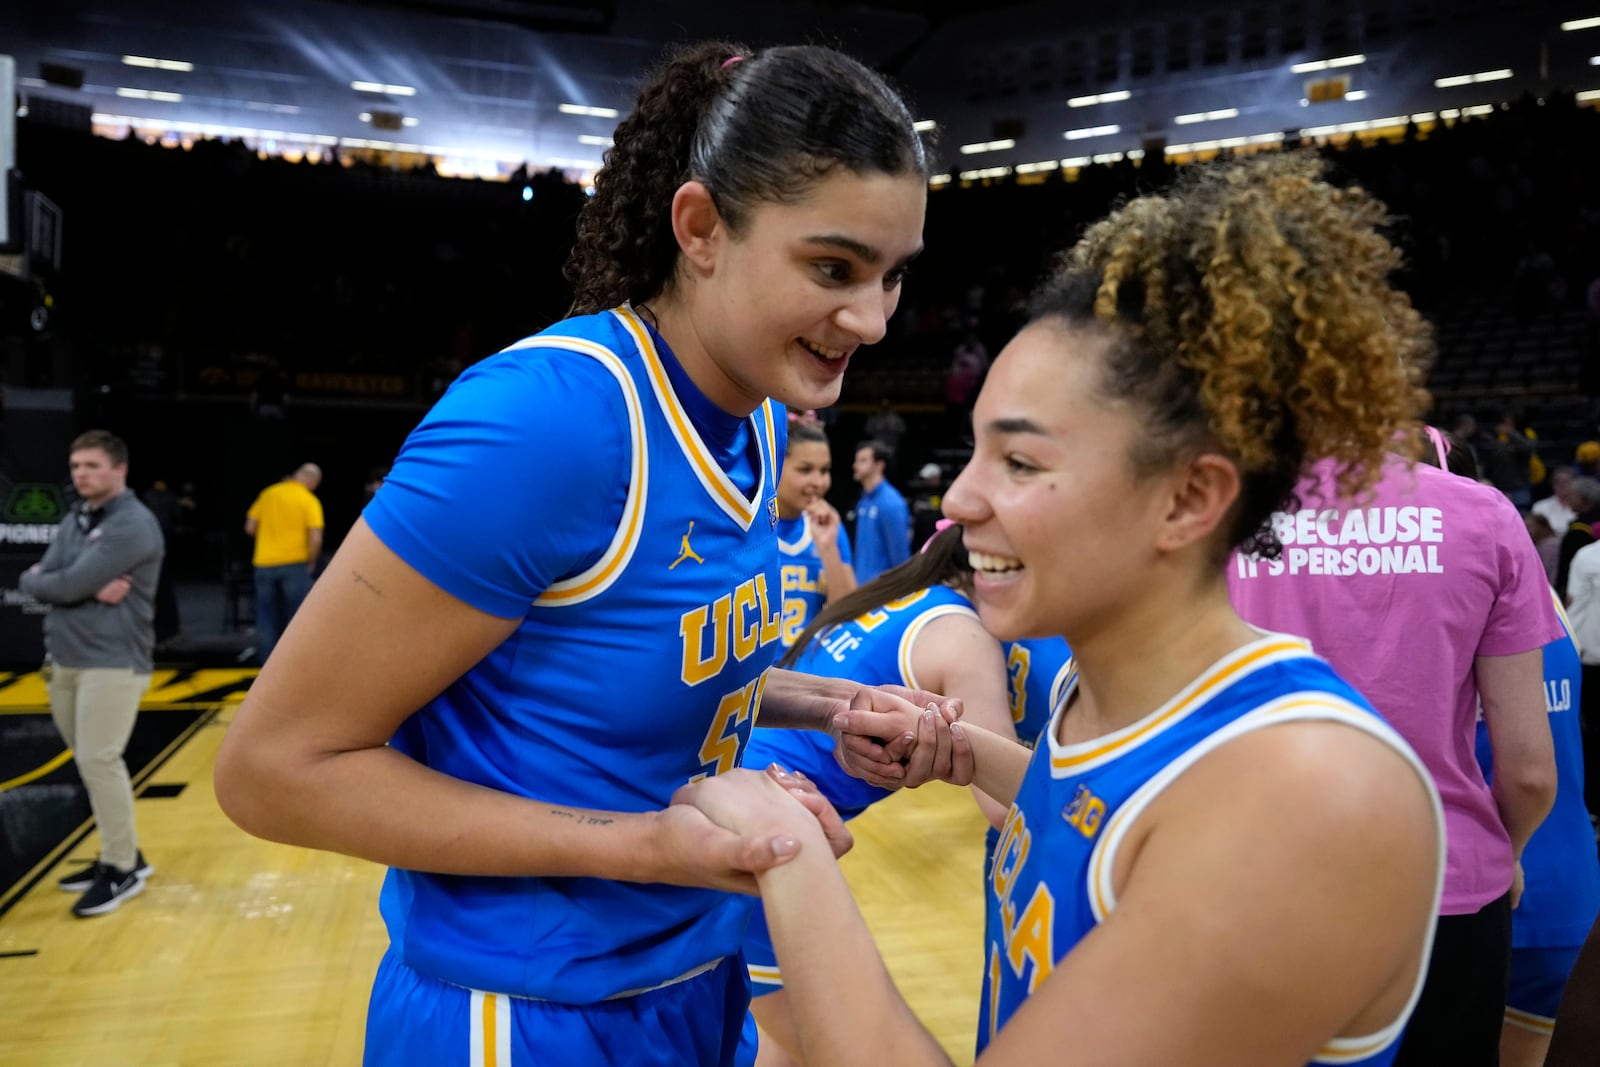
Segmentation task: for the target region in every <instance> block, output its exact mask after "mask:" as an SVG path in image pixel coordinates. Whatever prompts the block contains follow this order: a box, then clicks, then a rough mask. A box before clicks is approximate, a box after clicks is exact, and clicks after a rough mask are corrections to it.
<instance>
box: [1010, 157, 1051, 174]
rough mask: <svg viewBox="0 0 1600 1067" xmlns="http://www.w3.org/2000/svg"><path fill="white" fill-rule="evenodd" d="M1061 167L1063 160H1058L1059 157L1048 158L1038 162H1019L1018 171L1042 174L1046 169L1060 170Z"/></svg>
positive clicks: (1019, 172) (1020, 172)
mask: <svg viewBox="0 0 1600 1067" xmlns="http://www.w3.org/2000/svg"><path fill="white" fill-rule="evenodd" d="M1060 169H1061V161H1060V160H1057V159H1046V160H1042V161H1040V162H1038V163H1018V164H1017V173H1018V174H1040V173H1042V172H1044V171H1049V170H1060Z"/></svg>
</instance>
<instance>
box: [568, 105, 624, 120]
mask: <svg viewBox="0 0 1600 1067" xmlns="http://www.w3.org/2000/svg"><path fill="white" fill-rule="evenodd" d="M556 110H557V111H559V112H561V113H562V114H563V115H588V116H590V117H592V118H597V119H614V118H616V117H617V114H618V112H617V109H616V108H614V107H589V106H588V105H587V104H562V105H561V106H560V107H558V108H556Z"/></svg>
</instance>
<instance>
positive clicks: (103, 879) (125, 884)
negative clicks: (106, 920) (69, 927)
mask: <svg viewBox="0 0 1600 1067" xmlns="http://www.w3.org/2000/svg"><path fill="white" fill-rule="evenodd" d="M98 867H99V869H98V871H97V872H96V874H95V879H94V885H91V886H90V887H89V888H88V890H87V891H85V892H84V894H83V896H81V897H79V898H78V902H77V903H76V904H74V905H73V906H72V914H74V915H76V916H78V917H80V918H82V917H85V916H89V915H104V914H106V913H107V912H111V911H116V910H117V909H118V908H120V907H121V906H122V902H123V901H124V900H127V899H128V898H129V897H136V896H138V895H139V894H140V893H142V892H144V879H143V878H140V877H139V876H138V875H137V874H135V873H134V872H133V871H119V870H117V869H116V868H115V867H109V866H107V865H105V864H103V863H102V864H99V865H98Z"/></svg>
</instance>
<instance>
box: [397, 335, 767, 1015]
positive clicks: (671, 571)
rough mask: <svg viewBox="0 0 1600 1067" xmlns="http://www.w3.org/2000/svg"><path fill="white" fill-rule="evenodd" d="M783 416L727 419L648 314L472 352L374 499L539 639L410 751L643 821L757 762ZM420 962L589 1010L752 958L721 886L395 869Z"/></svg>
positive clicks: (492, 666)
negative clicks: (705, 780) (752, 755)
mask: <svg viewBox="0 0 1600 1067" xmlns="http://www.w3.org/2000/svg"><path fill="white" fill-rule="evenodd" d="M785 429H786V427H785V421H784V415H783V413H782V411H781V409H777V408H775V406H774V405H773V404H771V403H767V404H764V405H762V407H760V408H759V409H757V410H756V411H755V412H754V413H753V414H752V415H751V416H750V417H749V418H746V419H740V418H736V417H734V416H731V415H728V414H726V413H725V412H720V411H719V410H717V409H715V408H714V407H713V406H712V405H711V404H710V402H709V401H708V400H707V399H706V398H705V397H704V395H703V394H700V393H699V391H698V390H697V389H696V388H695V387H694V385H693V383H692V382H690V381H689V379H688V377H687V375H686V374H685V373H684V371H683V370H682V368H680V367H679V366H678V365H677V363H676V360H675V358H674V357H673V356H672V353H671V352H670V351H668V350H667V349H666V347H665V345H663V344H661V343H660V342H659V340H658V339H656V338H655V337H654V336H653V334H652V332H651V331H649V330H648V329H647V328H646V327H645V325H644V323H643V322H642V321H641V320H640V319H639V318H638V317H637V316H636V315H635V314H634V313H633V311H632V310H631V309H629V308H626V307H623V308H619V309H616V310H614V311H611V312H606V313H602V314H598V315H589V316H584V317H581V318H575V319H570V320H567V321H565V322H561V323H558V324H556V325H555V326H553V327H551V328H550V329H549V330H547V331H545V332H544V333H542V334H539V335H537V336H535V337H531V338H528V339H526V340H524V341H521V342H518V343H517V344H515V345H513V346H511V347H510V348H509V349H507V350H506V351H504V352H502V353H500V354H499V355H497V356H494V357H492V358H490V359H487V360H485V361H483V362H482V363H479V364H477V365H475V366H474V367H472V368H470V369H469V370H468V371H467V372H466V373H465V374H463V375H462V377H461V378H460V379H459V380H458V381H457V382H456V383H455V384H454V385H453V386H452V387H451V388H450V390H449V392H448V393H447V394H446V395H445V396H444V397H443V398H442V399H441V400H440V402H439V404H438V405H437V406H436V407H435V408H434V409H433V411H431V412H430V413H429V414H428V416H427V417H426V418H425V419H424V420H423V422H422V424H421V425H420V426H419V427H418V428H417V429H416V430H415V431H414V432H413V434H412V435H411V437H410V439H409V440H408V441H407V443H406V446H405V448H404V450H403V451H402V452H401V454H400V456H399V458H398V460H397V461H396V464H395V468H394V471H393V472H392V474H391V476H390V477H389V479H388V480H387V481H386V482H385V485H384V491H383V493H380V494H379V495H378V497H377V498H375V499H374V502H373V504H372V505H371V506H369V508H368V510H367V512H366V519H367V522H368V523H369V525H370V526H371V527H372V529H373V531H374V532H375V533H376V534H377V536H378V537H379V538H380V539H381V540H382V541H383V542H384V543H385V544H386V545H388V546H389V547H390V548H391V549H393V550H394V551H395V552H396V553H397V554H398V555H400V557H401V558H402V559H404V560H406V561H407V562H408V563H409V564H410V565H412V566H413V567H415V568H416V569H417V570H418V571H419V572H420V573H422V574H423V575H424V576H425V577H426V578H428V579H429V580H430V581H432V582H434V583H435V584H437V585H439V586H440V587H441V588H443V589H445V590H446V591H447V592H449V593H451V594H452V595H454V596H456V597H458V598H460V599H462V600H464V601H466V602H467V603H470V604H472V605H473V606H475V607H478V608H480V609H481V610H483V611H486V612H489V613H492V614H496V615H499V616H501V617H506V618H517V619H519V620H520V621H519V623H518V625H517V628H516V631H515V632H514V633H513V634H512V635H511V636H510V637H509V638H507V639H506V641H505V642H504V643H502V644H501V645H500V646H499V647H498V648H496V649H494V650H493V651H492V652H490V653H489V655H487V656H486V657H485V658H484V659H483V660H482V661H481V662H479V663H478V664H477V665H475V666H474V667H473V668H472V669H471V670H469V671H468V672H467V673H466V674H465V675H463V676H462V677H461V678H459V679H458V680H457V681H455V682H454V683H453V684H452V685H451V686H450V687H449V688H448V689H446V690H445V691H444V692H443V693H441V694H440V695H439V696H438V697H436V698H434V699H433V700H431V701H430V702H429V703H428V704H427V705H425V706H424V707H423V708H422V709H421V710H419V711H418V712H417V713H416V714H415V715H413V716H412V717H411V718H409V719H408V720H406V722H405V723H404V724H403V725H402V726H401V728H400V730H399V731H398V732H397V733H396V735H395V737H394V739H393V742H392V744H393V746H394V747H395V748H396V749H398V750H400V751H401V752H404V753H406V754H407V755H409V756H411V757H412V758H413V759H416V760H418V761H419V762H422V763H424V764H426V765H427V766H429V767H432V768H434V769H435V770H438V771H440V772H442V773H444V774H448V775H450V776H452V777H454V778H459V779H462V780H464V781H468V782H474V783H478V784H481V785H484V786H487V787H489V788H492V789H497V790H501V791H502V792H507V793H512V794H516V795H518V796H523V797H528V798H531V799H534V800H537V801H540V802H544V803H547V804H550V805H561V806H568V805H570V806H574V807H581V808H594V809H602V810H609V811H624V812H644V811H652V810H657V809H660V808H663V807H665V806H666V805H667V803H668V800H669V798H670V797H671V795H672V793H673V791H674V790H675V789H677V788H678V787H679V786H681V785H683V784H684V783H686V782H690V781H693V780H695V779H698V778H702V777H705V776H706V775H712V774H717V773H720V772H722V771H726V770H728V769H730V768H732V767H735V766H737V765H738V763H739V754H740V750H741V748H742V746H743V744H744V742H745V741H746V740H747V739H748V737H749V731H750V727H751V723H752V721H753V719H754V715H755V711H756V708H757V706H758V705H759V702H760V699H761V690H762V681H763V677H764V672H765V670H766V668H767V667H768V666H769V665H770V663H771V661H772V658H773V656H774V655H775V654H776V652H777V649H778V634H779V628H780V623H781V615H780V600H779V584H778V583H779V575H778V552H777V539H776V535H775V532H774V528H775V527H776V525H777V497H776V495H775V493H776V486H777V459H776V457H780V456H782V455H783V448H784V436H785ZM381 907H382V911H383V915H384V919H385V922H386V923H387V924H388V928H389V935H390V938H391V940H392V942H393V945H394V948H395V950H396V951H397V952H398V953H399V956H400V959H401V961H402V962H403V963H404V964H405V965H407V966H409V967H412V968H414V969H416V970H418V971H420V972H422V973H424V974H427V975H431V976H433V977H436V978H438V979H441V980H442V981H444V982H448V983H451V984H454V985H458V986H465V987H468V988H470V989H476V990H484V991H489V992H494V993H506V994H512V995H517V996H525V997H537V998H542V999H546V1000H553V1001H560V1002H563V1003H568V1004H588V1003H592V1002H595V1001H600V1000H604V999H607V998H611V997H615V996H620V995H625V994H627V993H631V992H636V991H640V990H647V989H651V988H654V987H657V986H660V985H662V984H664V983H670V982H672V981H674V980H675V979H677V978H679V977H681V976H683V975H686V974H689V973H691V972H695V971H697V970H699V969H702V968H705V967H706V966H708V965H710V964H711V963H712V962H714V961H715V960H716V959H718V958H719V957H723V956H728V955H731V954H734V953H736V952H738V950H739V944H740V940H741V938H742V936H743V933H744V927H745V921H746V918H747V913H748V910H749V907H748V905H747V903H746V902H745V901H744V900H743V899H742V898H740V897H737V896H734V895H730V894H726V893H719V892H714V891H711V890H705V889H691V888H684V887H677V886H666V885H642V884H632V883H624V882H612V881H607V880H603V879H597V878H478V877H460V876H443V875H436V874H428V873H424V872H419V871H406V870H398V869H396V870H391V871H390V872H389V875H388V878H387V879H386V881H385V883H384V889H383V895H382V900H381Z"/></svg>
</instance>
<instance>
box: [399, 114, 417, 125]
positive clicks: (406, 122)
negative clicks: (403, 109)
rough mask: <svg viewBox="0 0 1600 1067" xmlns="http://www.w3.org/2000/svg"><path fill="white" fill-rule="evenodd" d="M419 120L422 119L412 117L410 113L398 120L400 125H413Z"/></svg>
mask: <svg viewBox="0 0 1600 1067" xmlns="http://www.w3.org/2000/svg"><path fill="white" fill-rule="evenodd" d="M421 121H422V120H421V119H418V118H414V117H412V116H410V115H407V116H406V117H405V118H403V119H401V120H400V125H402V126H415V125H417V124H418V123H419V122H421Z"/></svg>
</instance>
